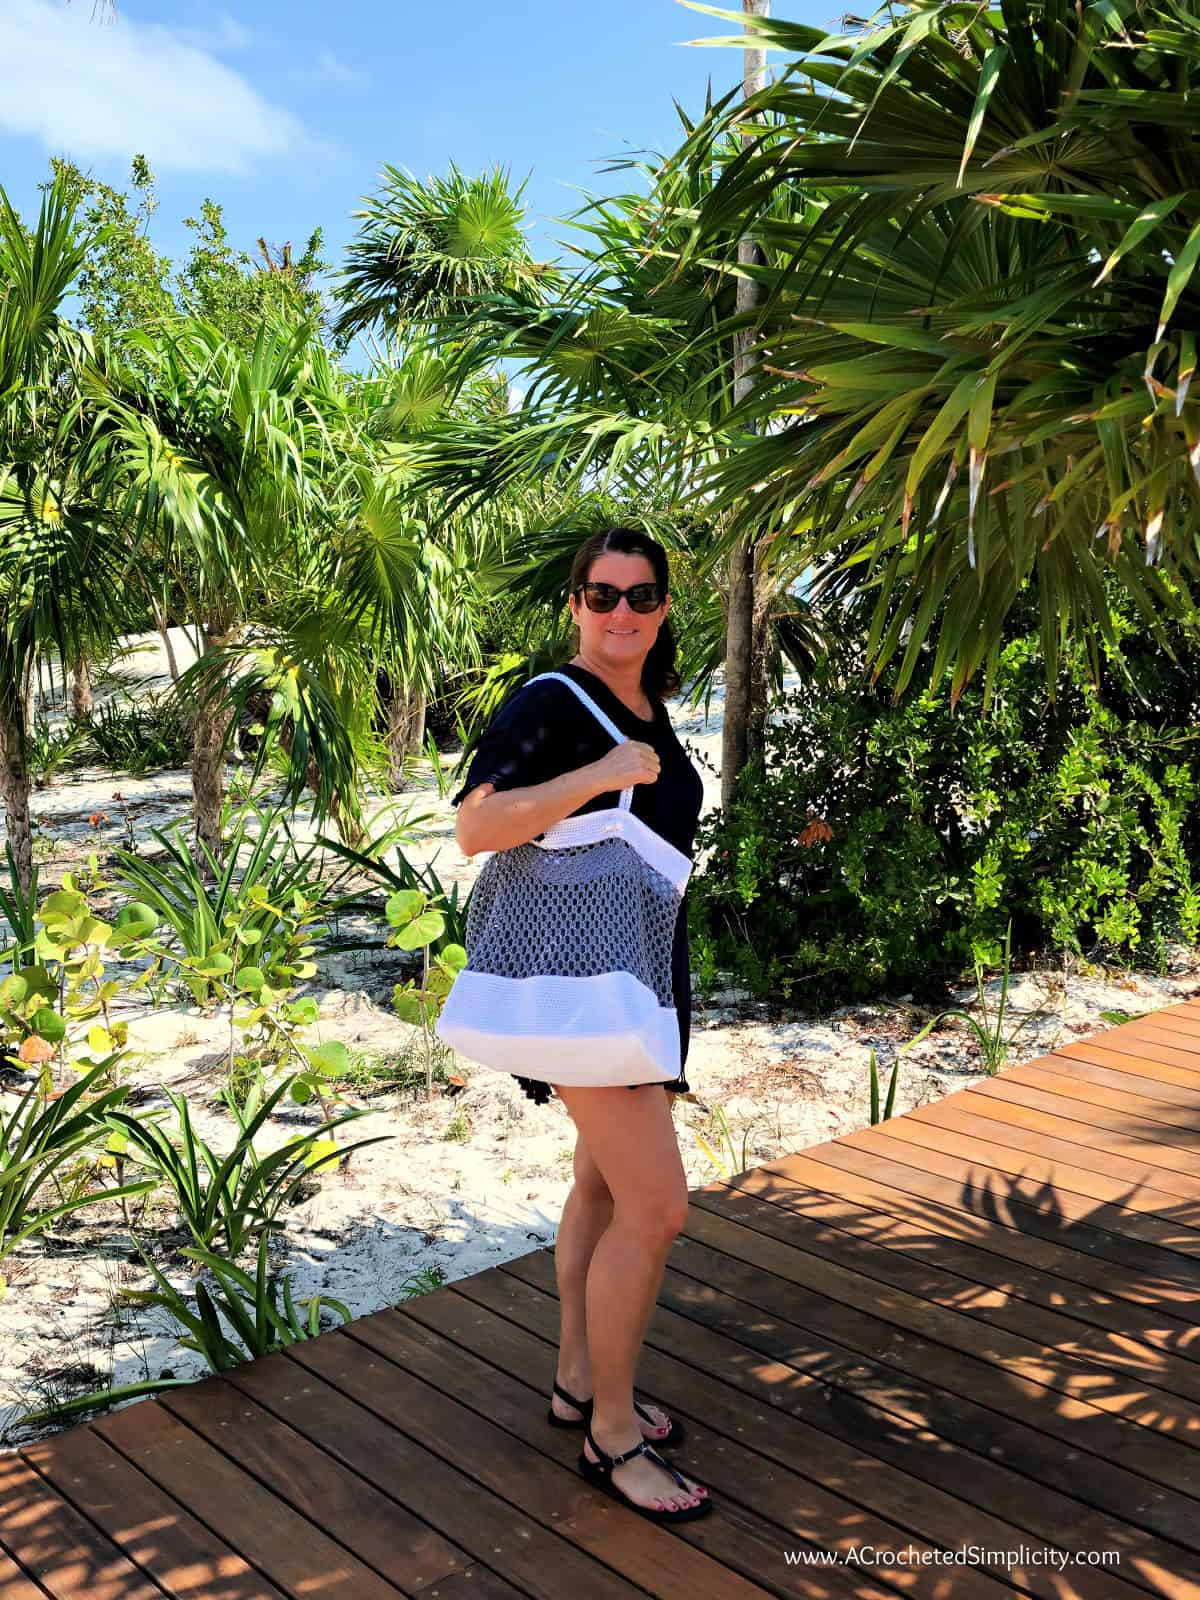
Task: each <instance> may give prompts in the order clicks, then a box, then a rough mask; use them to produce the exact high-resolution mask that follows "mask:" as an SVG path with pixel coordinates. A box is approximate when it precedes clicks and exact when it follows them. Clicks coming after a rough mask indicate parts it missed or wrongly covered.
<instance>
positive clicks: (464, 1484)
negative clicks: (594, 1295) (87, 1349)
mask: <svg viewBox="0 0 1200 1600" xmlns="http://www.w3.org/2000/svg"><path fill="white" fill-rule="evenodd" d="M553 1267H554V1263H553V1258H552V1256H551V1254H550V1252H549V1251H546V1250H537V1251H533V1252H532V1253H530V1254H529V1255H526V1256H523V1257H521V1258H520V1259H519V1260H514V1261H510V1262H508V1263H507V1264H506V1265H504V1266H503V1267H498V1268H495V1269H493V1270H491V1271H488V1272H482V1273H479V1274H477V1275H476V1276H474V1277H470V1278H465V1279H461V1280H459V1281H458V1282H456V1283H453V1284H450V1285H447V1286H446V1287H444V1288H442V1289H440V1290H438V1291H436V1292H435V1293H433V1294H429V1295H426V1296H423V1297H421V1298H420V1299H417V1300H414V1301H409V1302H405V1303H404V1304H403V1306H402V1307H400V1308H398V1309H395V1310H388V1311H383V1312H380V1313H378V1314H376V1315H374V1316H368V1317H363V1318H362V1319H361V1320H359V1321H356V1322H354V1323H353V1324H351V1325H350V1326H349V1327H347V1328H345V1329H340V1330H338V1331H337V1332H335V1333H330V1334H327V1335H325V1336H324V1337H322V1338H320V1339H317V1340H315V1341H313V1342H311V1343H308V1344H304V1345H301V1346H299V1347H298V1348H296V1349H294V1350H292V1351H289V1352H288V1353H286V1354H281V1355H277V1356H271V1357H269V1358H267V1359H266V1360H263V1361H258V1362H255V1363H254V1364H253V1365H251V1366H249V1367H247V1368H245V1369H244V1370H242V1371H240V1372H238V1373H236V1374H234V1375H232V1376H230V1377H227V1378H220V1379H207V1380H205V1381H203V1382H201V1383H197V1384H195V1385H194V1386H192V1387H189V1388H187V1389H183V1390H179V1391H177V1392H175V1393H173V1394H171V1395H170V1396H169V1397H168V1398H164V1399H162V1400H161V1401H159V1400H145V1401H141V1402H139V1403H137V1404H135V1405H131V1406H127V1407H125V1408H124V1409H122V1410H120V1411H117V1412H115V1413H113V1414H111V1415H109V1416H108V1417H104V1418H101V1419H99V1420H97V1421H95V1422H92V1423H89V1424H86V1425H83V1426H79V1427H75V1428H72V1429H70V1430H69V1431H67V1432H65V1433H62V1434H59V1435H57V1436H55V1437H54V1438H52V1439H49V1440H47V1441H46V1442H44V1443H40V1444H37V1445H34V1446H31V1447H29V1448H27V1449H25V1450H23V1451H21V1452H20V1453H18V1454H15V1455H6V1456H3V1457H0V1600H44V1597H46V1596H53V1597H54V1600H84V1597H86V1600H117V1597H120V1600H156V1597H159V1596H162V1595H170V1596H174V1597H177V1600H204V1597H208V1596H213V1597H221V1600H251V1597H253V1600H266V1597H270V1600H281V1597H283V1596H288V1597H291V1600H329V1597H337V1600H385V1597H393V1596H396V1595H420V1596H422V1597H424V1600H517V1597H519V1596H522V1595H531V1596H537V1597H540V1600H618V1597H627V1596H634V1595H646V1594H648V1595H659V1596H666V1597H672V1600H742V1597H746V1600H749V1597H751V1596H767V1595H777V1596H789V1597H790V1596H796V1597H804V1600H823V1597H826V1596H830V1597H841V1596H856V1597H860V1600H889V1597H890V1600H894V1597H895V1596H897V1595H901V1596H916V1597H919V1600H926V1597H939V1600H942V1597H944V1600H1004V1597H1007V1596H1010V1595H1015V1594H1020V1595H1037V1596H1054V1597H1060V1596H1078V1597H1080V1600H1137V1597H1139V1596H1144V1595H1147V1594H1151V1595H1167V1596H1171V1597H1174V1600H1178V1597H1184V1596H1187V1597H1200V1328H1198V1327H1197V1325H1196V1320H1197V1319H1196V1308H1197V1303H1198V1302H1197V1293H1198V1291H1200V1004H1195V1003H1190V1002H1189V1003H1187V1004H1183V1005H1178V1006H1172V1007H1170V1008H1169V1009H1167V1010H1166V1011H1162V1012H1159V1013H1156V1014H1155V1015H1154V1016H1153V1017H1152V1018H1147V1019H1146V1020H1144V1021H1140V1022H1135V1023H1130V1024H1127V1025H1125V1026H1124V1027H1120V1028H1116V1029H1113V1030H1111V1031H1109V1032H1107V1033H1102V1034H1099V1035H1097V1036H1095V1037H1094V1038H1092V1039H1090V1040H1087V1041H1083V1042H1080V1043H1077V1044H1072V1045H1069V1046H1067V1047H1065V1048H1064V1049H1062V1050H1059V1051H1056V1052H1054V1053H1053V1054H1052V1055H1048V1056H1043V1057H1041V1058H1039V1059H1038V1060H1037V1061H1035V1062H1032V1063H1030V1064H1029V1065H1027V1066H1022V1067H1015V1068H1012V1069H1010V1070H1008V1071H1006V1072H1003V1073H1001V1074H999V1075H998V1076H996V1077H992V1078H986V1079H983V1080H981V1081H980V1082H978V1083H977V1084H974V1085H972V1086H971V1087H970V1088H969V1089H965V1090H962V1091H960V1092H958V1093H956V1094H953V1095H951V1096H950V1097H949V1098H948V1099H945V1100H943V1101H941V1102H940V1103H939V1104H937V1105H933V1106H928V1107H923V1108H921V1109H919V1110H917V1111H912V1112H909V1113H908V1114H906V1115H905V1116H903V1117H899V1118H895V1119H893V1120H891V1121H889V1122H887V1123H886V1124H884V1125H882V1126H881V1127H879V1128H877V1129H867V1130H865V1131H863V1132H860V1133H852V1134H848V1135H846V1136H845V1137H843V1138H840V1139H835V1140H833V1141H831V1142H830V1143H828V1144H822V1145H817V1146H813V1147H811V1148H809V1149H806V1150H804V1151H803V1152H801V1153H798V1154H796V1155H792V1156H789V1157H787V1158H786V1159H784V1160H780V1161H775V1162H771V1163H770V1164H769V1165H767V1166H762V1167H758V1168H755V1169H753V1170H752V1171H749V1172H746V1173H743V1174H741V1175H740V1176H739V1177H738V1178H736V1179H735V1180H734V1181H732V1182H730V1183H714V1184H710V1185H709V1186H708V1187H706V1188H704V1189H701V1190H698V1191H696V1192H695V1193H694V1194H693V1195H692V1205H691V1210H690V1215H689V1219H688V1224H687V1228H686V1231H685V1233H684V1234H683V1235H682V1236H681V1237H680V1238H679V1239H678V1241H677V1242H676V1244H675V1246H674V1248H673V1252H672V1255H671V1259H670V1263H669V1265H668V1269H667V1273H666V1277H665V1281H664V1284H663V1290H662V1295H661V1298H660V1301H659V1305H658V1308H657V1310H656V1312H655V1316H654V1319H653V1323H652V1327H651V1330H650V1333H649V1336H648V1342H647V1348H646V1351H645V1354H644V1358H643V1362H642V1366H641V1368H640V1372H639V1377H640V1383H641V1392H642V1393H643V1394H645V1395H648V1396H649V1397H651V1398H653V1399H654V1400H656V1401H657V1402H659V1403H660V1404H662V1405H664V1406H667V1407H669V1408H670V1409H671V1410H672V1411H673V1412H674V1413H675V1414H677V1415H679V1416H680V1417H682V1418H684V1419H685V1421H686V1424H687V1427H688V1429H689V1435H690V1436H689V1439H688V1441H687V1443H686V1444H685V1446H684V1448H683V1450H682V1451H680V1452H676V1456H677V1459H679V1460H680V1462H681V1464H682V1465H683V1466H684V1467H685V1468H686V1469H690V1470H692V1471H693V1472H694V1473H695V1474H696V1476H697V1477H699V1478H701V1480H702V1481H704V1482H705V1483H707V1484H708V1485H709V1488H710V1490H711V1492H712V1494H713V1496H714V1500H715V1509H714V1512H713V1514H712V1516H710V1517H707V1518H705V1519H704V1520H703V1521H700V1522H693V1523H688V1524H684V1525H683V1526H681V1527H679V1528H677V1529H672V1530H667V1529H663V1528H659V1527H656V1526H654V1525H652V1524H650V1523H648V1522H646V1521H645V1520H643V1519H642V1518H640V1517H637V1516H635V1515H634V1514H633V1513H631V1512H628V1511H626V1510H625V1509H624V1508H623V1507H621V1506H618V1505H616V1504H615V1503H614V1502H613V1501H611V1500H609V1499H607V1498H606V1497H604V1496H603V1495H600V1494H598V1493H596V1492H594V1491H593V1490H591V1489H590V1488H589V1487H588V1486H587V1485H586V1484H585V1483H584V1482H583V1480H582V1479H581V1478H580V1477H579V1476H578V1474H577V1473H576V1471H575V1467H574V1463H575V1458H576V1455H577V1453H578V1450H579V1436H578V1435H577V1434H575V1433H573V1432H558V1431H555V1430H552V1429H550V1428H548V1427H547V1426H546V1425H545V1422H544V1412H545V1406H546V1401H547V1395H548V1392H549V1386H550V1381H551V1377H552V1372H553V1361H554V1340H555V1335H556V1330H557V1311H556V1306H555V1299H554V1272H553ZM856 1550H858V1551H860V1552H862V1559H861V1560H860V1561H858V1562H854V1561H852V1560H848V1559H847V1557H848V1556H849V1555H850V1554H851V1553H852V1552H854V1551H856ZM5 1552H6V1553H5ZM956 1552H957V1560H956V1561H954V1562H951V1561H949V1560H948V1559H947V1558H948V1557H949V1556H950V1555H952V1554H954V1553H956ZM939 1553H940V1555H941V1562H940V1564H939V1562H938V1556H939ZM1055 1557H1056V1558H1057V1560H1052V1558H1055ZM1068 1561H1069V1562H1071V1563H1072V1564H1070V1565H1067V1564H1066V1563H1067V1562H1068ZM1102 1561H1103V1562H1106V1563H1107V1564H1104V1565H1101V1564H1100V1563H1101V1562H1102Z"/></svg>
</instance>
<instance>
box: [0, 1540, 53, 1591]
mask: <svg viewBox="0 0 1200 1600" xmlns="http://www.w3.org/2000/svg"><path fill="white" fill-rule="evenodd" d="M0 1600H46V1591H45V1589H41V1588H39V1587H38V1585H37V1584H36V1583H34V1581H33V1580H32V1578H27V1577H26V1576H25V1574H24V1573H23V1572H22V1571H21V1569H20V1567H19V1566H18V1565H17V1563H16V1562H15V1561H13V1560H11V1558H10V1557H8V1556H6V1555H5V1554H4V1551H3V1550H0Z"/></svg>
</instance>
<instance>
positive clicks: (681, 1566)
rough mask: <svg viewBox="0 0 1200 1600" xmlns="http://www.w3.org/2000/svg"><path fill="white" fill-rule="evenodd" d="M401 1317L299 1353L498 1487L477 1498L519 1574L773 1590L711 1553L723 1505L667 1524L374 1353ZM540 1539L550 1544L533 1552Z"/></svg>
mask: <svg viewBox="0 0 1200 1600" xmlns="http://www.w3.org/2000/svg"><path fill="white" fill-rule="evenodd" d="M435 1292H438V1293H440V1292H444V1291H435ZM394 1315H395V1313H394V1312H379V1313H376V1315H375V1316H374V1317H369V1318H360V1319H358V1320H357V1321H356V1322H355V1324H354V1335H353V1336H351V1335H350V1334H349V1333H348V1332H346V1331H345V1330H342V1331H340V1332H339V1334H338V1335H337V1336H336V1337H329V1338H324V1339H314V1340H310V1341H308V1342H306V1343H303V1344H298V1345H293V1346H292V1347H291V1348H290V1350H289V1355H290V1356H291V1357H292V1359H293V1360H294V1361H295V1362H296V1363H297V1364H298V1365H299V1366H302V1367H303V1368H305V1369H306V1370H307V1371H308V1372H309V1373H312V1374H315V1375H317V1376H318V1377H321V1378H323V1379H324V1380H325V1381H326V1382H327V1383H329V1384H331V1385H332V1386H335V1387H336V1388H338V1389H340V1390H341V1391H342V1393H343V1394H344V1395H347V1396H349V1397H350V1398H351V1399H353V1400H357V1401H358V1402H359V1403H360V1404H361V1405H365V1406H369V1407H371V1408H372V1409H373V1410H374V1411H375V1413H376V1415H377V1416H379V1417H381V1418H382V1419H383V1420H384V1421H386V1422H388V1423H390V1424H391V1425H392V1427H393V1428H397V1429H399V1430H401V1431H402V1432H403V1433H405V1434H407V1435H409V1436H410V1437H411V1438H413V1439H415V1440H416V1441H417V1442H418V1443H420V1444H422V1445H424V1446H425V1448H426V1449H427V1450H429V1451H431V1452H435V1453H436V1454H438V1455H439V1456H440V1457H441V1458H442V1460H443V1461H445V1462H448V1463H449V1464H450V1465H452V1466H454V1467H455V1468H456V1469H457V1470H458V1471H459V1472H460V1473H461V1474H463V1476H464V1477H469V1478H472V1479H474V1480H475V1483H476V1484H477V1485H478V1486H479V1487H480V1489H481V1490H486V1491H489V1492H488V1493H487V1494H484V1493H477V1495H476V1497H475V1504H476V1506H477V1510H476V1512H475V1516H476V1518H477V1519H478V1527H479V1531H480V1534H481V1535H482V1536H483V1537H485V1538H488V1539H491V1540H493V1542H494V1543H497V1544H498V1543H499V1542H500V1540H501V1539H503V1538H504V1537H505V1534H506V1533H507V1538H508V1544H507V1546H506V1547H505V1553H508V1552H509V1551H515V1552H516V1558H517V1560H519V1561H521V1562H522V1567H521V1574H520V1577H519V1578H517V1579H515V1581H517V1582H519V1583H520V1585H521V1587H523V1588H527V1589H528V1590H529V1592H530V1593H531V1594H542V1595H545V1596H546V1597H547V1600H561V1596H562V1595H563V1594H564V1593H569V1594H571V1595H572V1596H573V1597H575V1596H580V1597H582V1596H593V1595H595V1596H598V1597H600V1596H612V1595H622V1596H623V1595H626V1594H627V1593H628V1587H627V1585H628V1583H631V1582H632V1583H635V1584H638V1585H640V1586H641V1587H642V1588H643V1589H645V1590H646V1591H647V1592H648V1593H650V1594H654V1595H662V1596H664V1597H672V1600H685V1597H686V1600H695V1595H696V1594H697V1593H701V1594H703V1595H704V1596H705V1597H706V1600H708V1597H709V1596H711V1597H712V1600H761V1597H763V1596H764V1595H765V1594H767V1593H768V1591H766V1590H764V1589H762V1588H761V1587H760V1586H759V1585H758V1584H757V1583H754V1582H752V1581H750V1580H748V1579H745V1578H742V1577H740V1576H739V1575H738V1574H737V1573H734V1572H730V1571H728V1570H726V1569H725V1568H724V1567H723V1566H722V1565H721V1564H720V1563H719V1562H718V1561H716V1560H714V1559H713V1558H712V1557H710V1556H709V1555H707V1554H706V1553H705V1549H704V1545H705V1543H706V1536H707V1535H708V1534H709V1532H710V1530H709V1526H708V1525H709V1524H710V1523H715V1522H716V1513H715V1511H714V1513H713V1515H712V1516H711V1517H706V1518H705V1519H704V1520H703V1521H699V1522H691V1523H683V1524H681V1525H680V1526H678V1527H677V1528H670V1529H668V1528H663V1527H656V1526H655V1525H654V1524H653V1523H651V1522H648V1521H647V1520H646V1519H645V1518H644V1517H639V1516H637V1515H635V1514H634V1513H632V1512H630V1511H628V1510H627V1509H626V1508H624V1507H622V1506H619V1505H617V1503H616V1502H615V1501H613V1500H611V1499H610V1498H608V1497H607V1496H605V1495H601V1494H599V1493H597V1491H596V1490H594V1489H593V1488H592V1487H591V1485H590V1484H588V1483H586V1482H585V1481H584V1479H583V1478H582V1477H580V1475H579V1474H578V1473H577V1472H574V1471H572V1470H569V1469H568V1468H567V1467H565V1466H564V1465H563V1464H562V1463H560V1462H558V1461H554V1460H551V1459H548V1458H547V1457H546V1456H544V1455H540V1454H534V1453H533V1452H531V1451H529V1450H528V1449H526V1448H524V1447H523V1446H522V1445H521V1444H520V1442H519V1441H518V1440H515V1439H514V1438H513V1437H512V1435H511V1434H509V1433H507V1432H506V1431H505V1430H504V1429H503V1428H501V1427H498V1426H497V1425H496V1424H494V1423H492V1422H490V1421H489V1420H488V1419H487V1418H485V1417H481V1416H479V1415H477V1414H476V1413H475V1412H473V1411H471V1410H470V1409H469V1408H468V1407H466V1406H464V1405H460V1404H459V1403H458V1402H457V1401H456V1400H454V1399H452V1398H451V1397H450V1396H448V1395H443V1394H440V1393H439V1392H438V1391H437V1390H435V1389H433V1388H431V1387H430V1385H428V1384H426V1383H423V1382H422V1381H420V1380H419V1379H417V1378H414V1377H413V1376H412V1374H410V1373H407V1372H405V1371H403V1370H402V1369H401V1368H399V1367H397V1366H395V1365H394V1364H392V1363H391V1362H390V1361H387V1360H386V1359H384V1358H383V1357H382V1356H379V1355H377V1354H374V1353H373V1352H372V1351H370V1350H368V1349H367V1348H366V1347H365V1340H366V1338H368V1337H371V1336H373V1332H374V1330H375V1329H377V1328H378V1327H379V1324H380V1322H381V1321H387V1320H388V1319H390V1318H391V1317H392V1316H394ZM557 1437H558V1436H557V1435H555V1436H554V1438H555V1439H556V1440H557ZM417 1487H418V1486H417V1485H413V1491H415V1490H416V1488H417ZM408 1492H410V1491H409V1490H408V1489H407V1487H406V1495H407V1493H408ZM409 1503H411V1501H410V1502H409ZM460 1515H461V1512H460ZM538 1524H541V1527H540V1528H539V1527H538ZM517 1528H520V1529H521V1532H520V1534H519V1535H518V1534H516V1533H515V1532H514V1530H515V1529H517ZM550 1528H553V1529H554V1532H549V1531H548V1530H549V1529H550ZM539 1535H540V1539H539V1537H538V1536H539ZM685 1535H686V1536H687V1537H686V1538H685V1537H684V1536H685ZM547 1540H548V1541H550V1543H549V1549H550V1550H551V1551H552V1554H551V1555H550V1556H547V1552H546V1547H545V1541H547ZM666 1541H669V1542H666ZM464 1542H465V1535H464ZM538 1543H541V1544H542V1545H543V1548H542V1549H541V1550H540V1551H539V1552H538V1557H539V1558H538V1559H536V1560H532V1561H531V1560H530V1559H528V1558H529V1555H530V1553H531V1550H532V1547H534V1546H535V1545H536V1544H538ZM518 1544H520V1545H522V1546H523V1549H522V1550H520V1551H517V1550H516V1547H517V1546H518ZM572 1547H574V1548H572ZM593 1555H594V1556H596V1557H598V1559H595V1560H594V1559H593ZM601 1562H604V1563H607V1566H602V1565H601ZM489 1564H491V1565H493V1566H495V1567H496V1568H497V1569H498V1570H499V1571H501V1572H503V1573H504V1574H505V1576H507V1577H513V1576H514V1575H513V1573H511V1572H509V1571H508V1570H507V1569H506V1568H505V1566H504V1565H503V1561H502V1555H501V1554H495V1553H493V1554H492V1555H491V1556H490V1557H489ZM608 1568H613V1569H615V1570H613V1571H610V1570H608ZM618 1574H619V1575H618ZM535 1585H536V1587H535Z"/></svg>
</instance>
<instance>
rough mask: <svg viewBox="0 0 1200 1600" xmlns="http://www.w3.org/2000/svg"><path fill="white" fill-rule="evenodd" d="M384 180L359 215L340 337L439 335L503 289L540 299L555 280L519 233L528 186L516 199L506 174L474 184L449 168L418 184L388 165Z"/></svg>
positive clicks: (341, 294) (341, 293)
mask: <svg viewBox="0 0 1200 1600" xmlns="http://www.w3.org/2000/svg"><path fill="white" fill-rule="evenodd" d="M382 177H383V184H382V187H381V188H380V190H379V192H378V193H377V194H374V195H372V196H371V197H370V199H368V201H367V202H366V204H365V206H364V207H363V209H362V210H361V211H359V212H357V213H356V215H357V216H358V217H359V219H360V224H359V228H358V232H357V233H356V235H355V237H354V238H353V239H352V240H351V242H350V245H349V246H348V248H347V251H346V261H347V265H346V270H345V272H344V273H343V274H342V281H341V284H340V286H339V288H338V292H337V298H338V300H339V301H340V302H341V303H342V305H343V307H344V309H343V311H342V314H341V316H340V317H339V318H338V319H337V321H336V323H335V327H334V331H335V332H336V333H338V334H341V335H351V334H357V333H362V332H364V331H366V330H367V329H370V328H382V329H386V330H387V331H388V332H389V333H393V334H395V333H403V332H404V331H405V330H406V329H411V328H412V327H414V326H416V325H424V326H425V327H427V328H428V327H434V326H436V325H438V324H440V323H441V322H442V321H443V320H444V319H445V318H447V317H452V316H454V315H455V314H456V313H457V312H459V311H461V310H462V309H463V308H464V307H466V308H470V309H473V308H474V307H475V305H476V304H477V303H478V301H479V299H480V298H481V297H482V296H484V295H486V294H488V293H491V292H492V291H494V290H496V289H499V288H504V289H506V290H508V291H509V292H510V293H512V294H514V295H518V296H521V297H525V296H536V293H537V287H538V284H539V282H540V281H541V280H542V279H543V278H545V277H547V276H553V269H552V268H550V267H545V266H541V265H539V264H538V263H537V262H535V261H533V260H532V259H531V258H530V255H529V251H528V248H527V246H526V243H525V237H524V234H523V233H522V231H521V218H522V215H523V209H522V206H521V195H522V194H523V193H524V189H525V185H524V184H522V185H521V187H520V188H519V189H518V190H517V192H516V194H515V195H514V194H510V193H509V191H508V180H507V176H506V174H505V173H504V172H503V171H501V169H499V168H497V169H496V170H495V171H493V172H492V173H490V174H489V175H487V176H485V177H482V178H471V177H467V176H465V175H464V174H463V173H460V172H459V170H458V168H457V167H456V166H455V165H454V164H453V163H451V166H450V172H449V176H448V177H445V178H439V177H431V178H430V179H429V180H428V181H427V182H426V183H421V182H419V180H418V179H416V178H414V177H413V176H412V175H411V174H410V173H405V172H401V171H400V170H399V169H398V168H396V167H392V166H385V167H384V169H383V173H382Z"/></svg>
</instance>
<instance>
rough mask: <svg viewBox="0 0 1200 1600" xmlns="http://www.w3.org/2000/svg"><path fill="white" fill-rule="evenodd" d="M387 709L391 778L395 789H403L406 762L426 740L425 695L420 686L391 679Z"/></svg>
mask: <svg viewBox="0 0 1200 1600" xmlns="http://www.w3.org/2000/svg"><path fill="white" fill-rule="evenodd" d="M385 710H386V712H387V746H388V779H389V783H390V785H391V789H392V792H393V793H394V794H399V793H401V792H402V791H403V789H404V787H405V785H406V783H407V781H408V780H407V778H406V777H405V773H404V763H405V761H406V760H407V759H408V757H409V755H410V754H411V753H412V752H413V751H415V750H420V749H421V747H422V745H423V744H424V742H425V696H424V695H423V694H422V693H421V691H420V690H419V689H416V688H414V689H411V690H409V689H406V688H405V687H404V686H403V685H402V684H398V683H396V682H395V680H394V679H389V691H388V697H387V700H386V702H385Z"/></svg>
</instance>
